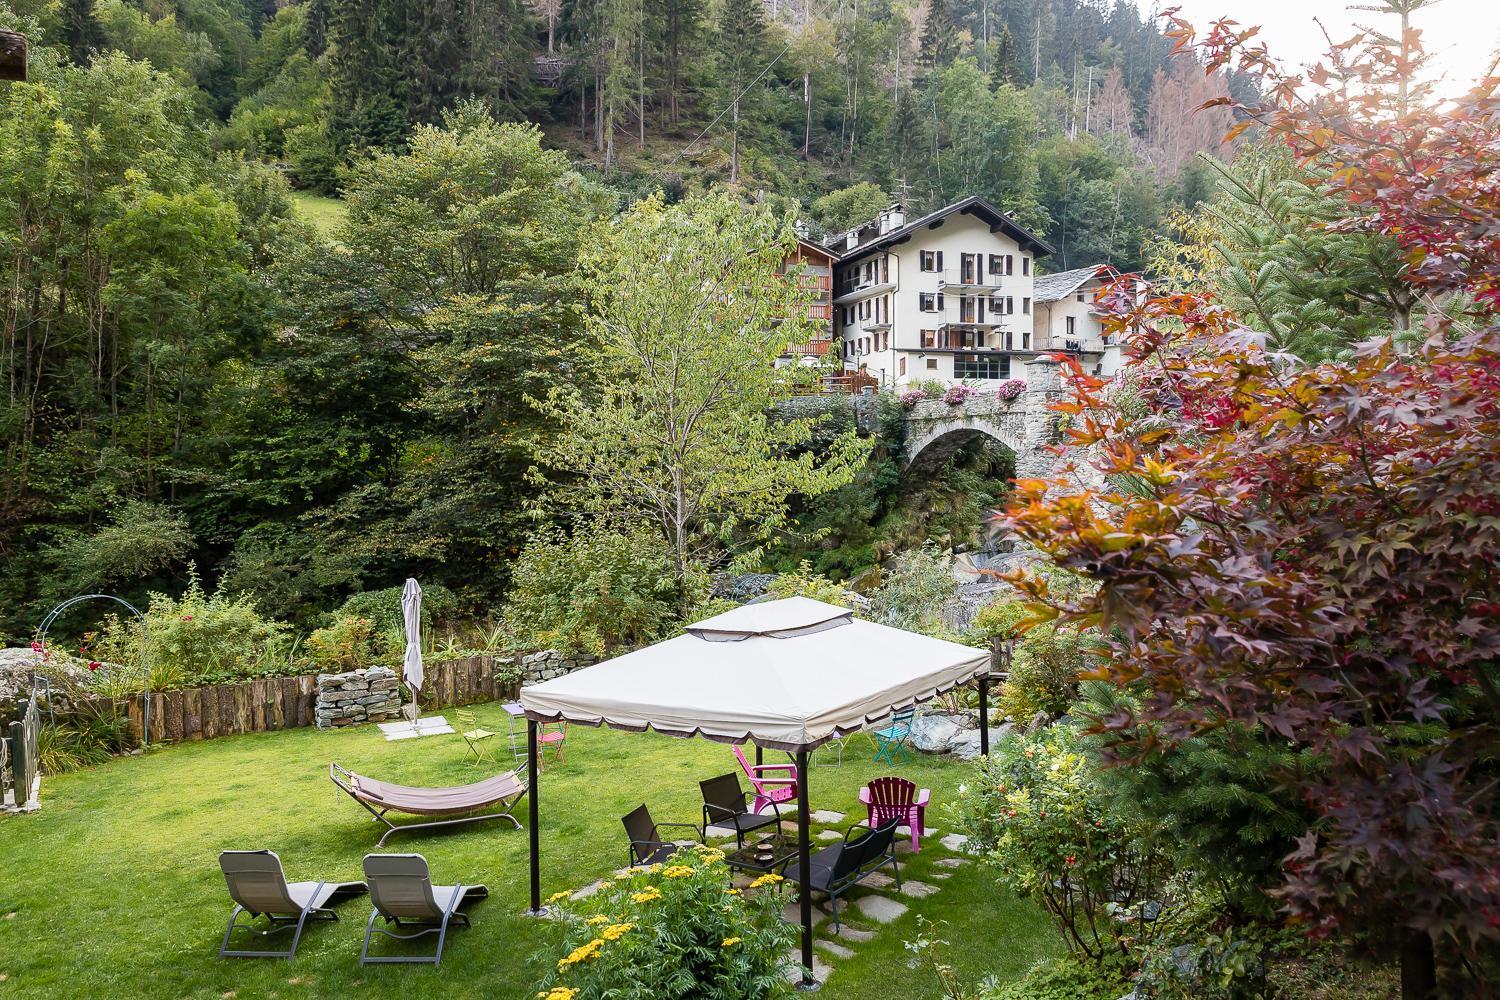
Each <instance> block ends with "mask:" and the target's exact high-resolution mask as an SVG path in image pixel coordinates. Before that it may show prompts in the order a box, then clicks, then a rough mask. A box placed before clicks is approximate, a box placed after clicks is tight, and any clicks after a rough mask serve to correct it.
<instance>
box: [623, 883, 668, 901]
mask: <svg viewBox="0 0 1500 1000" xmlns="http://www.w3.org/2000/svg"><path fill="white" fill-rule="evenodd" d="M630 899H631V901H632V902H635V903H649V902H651V901H652V900H654V899H661V890H660V889H658V888H657V887H656V886H654V885H648V886H646V888H644V889H642V890H641V891H640V892H632V893H631V894H630Z"/></svg>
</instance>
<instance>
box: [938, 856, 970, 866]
mask: <svg viewBox="0 0 1500 1000" xmlns="http://www.w3.org/2000/svg"><path fill="white" fill-rule="evenodd" d="M937 863H938V864H940V865H942V866H943V867H944V868H962V867H963V866H964V865H966V864H968V863H969V859H968V858H938V859H937Z"/></svg>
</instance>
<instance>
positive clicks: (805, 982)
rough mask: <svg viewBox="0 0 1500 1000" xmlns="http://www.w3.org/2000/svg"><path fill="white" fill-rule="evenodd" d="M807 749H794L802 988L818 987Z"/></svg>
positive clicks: (811, 988)
mask: <svg viewBox="0 0 1500 1000" xmlns="http://www.w3.org/2000/svg"><path fill="white" fill-rule="evenodd" d="M807 824H808V809H807V751H806V750H798V751H797V851H798V854H797V885H798V889H797V896H798V902H799V903H801V905H802V988H803V989H804V990H813V989H817V988H818V981H817V980H816V979H814V978H813V921H812V889H811V886H812V851H811V850H810V849H809V847H808V838H807Z"/></svg>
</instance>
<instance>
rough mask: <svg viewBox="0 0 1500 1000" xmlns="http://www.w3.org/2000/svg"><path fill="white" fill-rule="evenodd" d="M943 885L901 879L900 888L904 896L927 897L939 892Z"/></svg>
mask: <svg viewBox="0 0 1500 1000" xmlns="http://www.w3.org/2000/svg"><path fill="white" fill-rule="evenodd" d="M940 888H942V886H937V885H928V884H927V883H926V882H913V881H911V880H910V879H902V880H901V888H900V890H898V891H899V892H900V893H901V895H903V896H910V897H912V898H913V899H925V898H927V897H928V896H931V895H932V894H933V893H935V892H937V891H938V890H939V889H940Z"/></svg>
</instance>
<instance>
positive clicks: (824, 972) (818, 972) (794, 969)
mask: <svg viewBox="0 0 1500 1000" xmlns="http://www.w3.org/2000/svg"><path fill="white" fill-rule="evenodd" d="M787 962H788V963H790V964H788V965H787V968H786V972H785V973H783V975H784V976H785V978H786V981H787V982H789V983H795V982H798V981H799V980H801V978H802V947H801V945H798V946H797V950H796V951H794V952H792V953H791V954H790V955H788V956H787ZM832 972H833V967H832V966H830V965H829V964H828V963H827V962H825V961H823V959H822V957H821V956H819V955H818V954H817V953H816V952H814V953H813V969H812V974H813V978H814V979H816V980H817V981H818V982H820V983H826V982H828V976H829V974H830V973H832Z"/></svg>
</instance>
